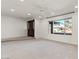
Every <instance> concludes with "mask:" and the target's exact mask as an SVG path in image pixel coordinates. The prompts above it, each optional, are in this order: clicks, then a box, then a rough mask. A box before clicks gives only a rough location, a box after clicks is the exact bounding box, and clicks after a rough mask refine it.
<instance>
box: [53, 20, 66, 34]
mask: <svg viewBox="0 0 79 59" xmlns="http://www.w3.org/2000/svg"><path fill="white" fill-rule="evenodd" d="M64 27H65V26H64V20H56V21H54V24H53V32H54V33H64Z"/></svg>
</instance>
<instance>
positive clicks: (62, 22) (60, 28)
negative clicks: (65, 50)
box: [49, 17, 72, 35]
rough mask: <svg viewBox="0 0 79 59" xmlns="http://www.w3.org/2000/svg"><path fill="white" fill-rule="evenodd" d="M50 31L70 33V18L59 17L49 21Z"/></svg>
mask: <svg viewBox="0 0 79 59" xmlns="http://www.w3.org/2000/svg"><path fill="white" fill-rule="evenodd" d="M49 24H50V26H51V33H53V34H66V35H71V34H72V18H71V17H70V18H65V19H59V20H55V21H50V22H49Z"/></svg>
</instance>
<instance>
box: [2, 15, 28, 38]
mask: <svg viewBox="0 0 79 59" xmlns="http://www.w3.org/2000/svg"><path fill="white" fill-rule="evenodd" d="M26 28H27V27H26V21H24V20H23V19H19V18H14V17H8V16H1V38H2V39H6V38H13V37H20V36H26V33H25V32H26Z"/></svg>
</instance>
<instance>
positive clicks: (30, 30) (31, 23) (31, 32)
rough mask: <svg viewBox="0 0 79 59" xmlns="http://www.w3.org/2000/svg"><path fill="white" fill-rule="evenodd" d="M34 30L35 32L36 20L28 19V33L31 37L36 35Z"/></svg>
mask: <svg viewBox="0 0 79 59" xmlns="http://www.w3.org/2000/svg"><path fill="white" fill-rule="evenodd" d="M34 32H35V22H34V20H30V21H27V35H28V36H29V37H34Z"/></svg>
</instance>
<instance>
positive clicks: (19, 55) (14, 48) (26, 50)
mask: <svg viewBox="0 0 79 59" xmlns="http://www.w3.org/2000/svg"><path fill="white" fill-rule="evenodd" d="M1 49H2V50H1V51H2V53H1V54H2V58H1V59H78V58H77V52H78V51H77V46H74V45H68V44H62V43H57V42H53V41H52V42H51V41H47V40H24V41H22V40H21V41H12V42H2V47H1Z"/></svg>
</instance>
